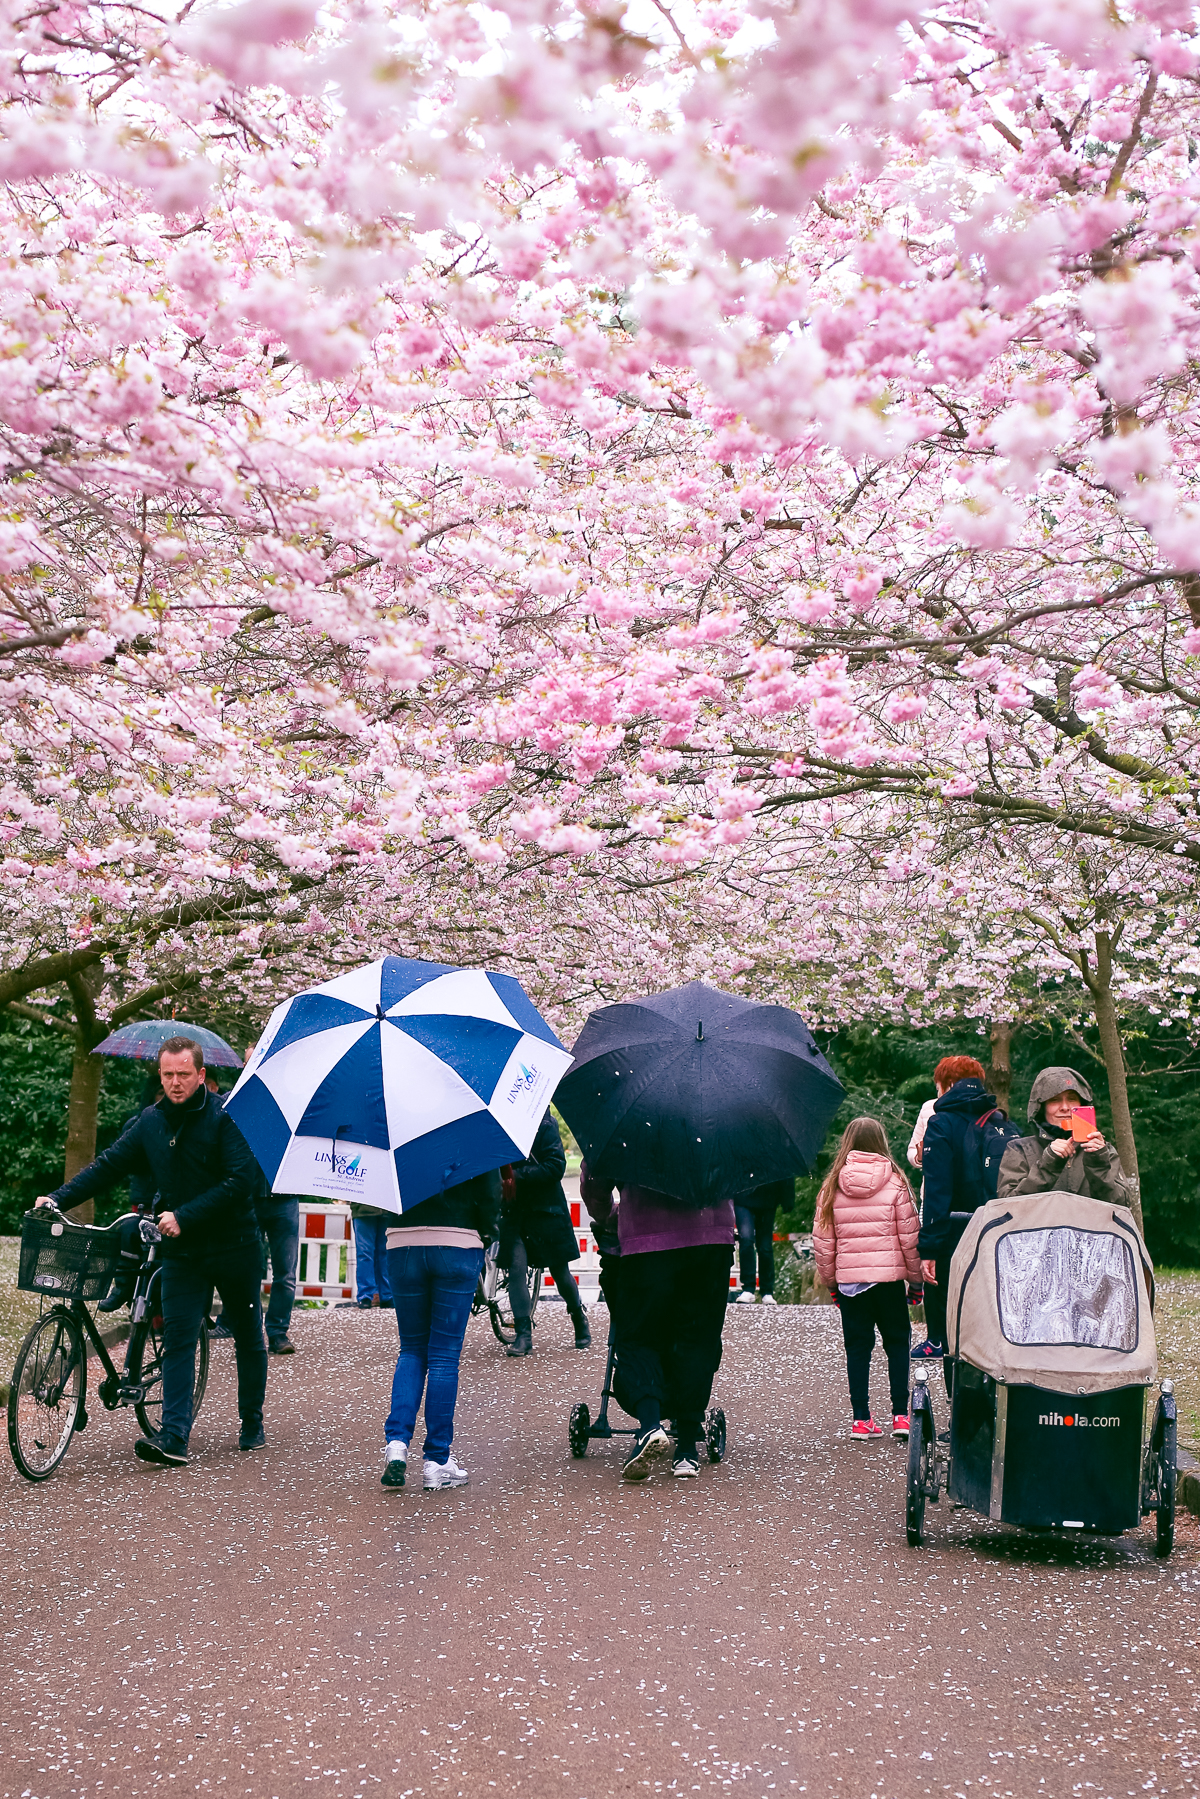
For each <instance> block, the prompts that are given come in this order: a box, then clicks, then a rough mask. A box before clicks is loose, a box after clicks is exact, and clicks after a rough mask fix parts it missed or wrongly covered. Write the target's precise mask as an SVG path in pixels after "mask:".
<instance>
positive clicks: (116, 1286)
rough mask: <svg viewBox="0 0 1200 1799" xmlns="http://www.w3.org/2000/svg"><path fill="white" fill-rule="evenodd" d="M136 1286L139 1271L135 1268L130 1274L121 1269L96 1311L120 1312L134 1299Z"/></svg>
mask: <svg viewBox="0 0 1200 1799" xmlns="http://www.w3.org/2000/svg"><path fill="white" fill-rule="evenodd" d="M136 1286H137V1269H136V1268H134V1269H133V1270H131V1271H130V1272H129V1273H128V1274H127V1273H126V1272H125V1270H124V1269H123V1268H121V1269H119V1270H118V1272H117V1273H116V1274H115V1275H114V1277H113V1284H112V1286H111V1287H110V1288H109V1289H108V1292H107V1293H106V1294H105V1295H104V1298H103V1299H102V1300H101V1301H100V1304H99V1305H98V1306H97V1307H96V1310H97V1311H98V1312H119V1311H120V1309H121V1307H122V1306H127V1305H128V1304H129V1302H130V1300H131V1299H132V1298H133V1290H134V1288H135V1287H136Z"/></svg>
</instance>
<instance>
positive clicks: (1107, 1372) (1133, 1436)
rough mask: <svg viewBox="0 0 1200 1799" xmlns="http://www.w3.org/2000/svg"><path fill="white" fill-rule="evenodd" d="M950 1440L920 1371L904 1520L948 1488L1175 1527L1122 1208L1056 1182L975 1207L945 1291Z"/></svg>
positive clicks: (1169, 1397)
mask: <svg viewBox="0 0 1200 1799" xmlns="http://www.w3.org/2000/svg"><path fill="white" fill-rule="evenodd" d="M946 1356H947V1360H946V1373H947V1376H948V1379H947V1386H948V1387H949V1388H950V1389H951V1390H952V1398H951V1402H950V1430H949V1443H948V1445H946V1444H944V1443H943V1442H941V1441H939V1434H938V1428H937V1420H936V1417H935V1411H934V1403H933V1394H932V1391H931V1388H930V1383H929V1377H928V1369H927V1368H924V1367H923V1368H918V1370H917V1372H916V1375H915V1379H914V1385H913V1390H912V1398H911V1404H910V1422H911V1433H910V1436H909V1451H908V1481H907V1492H906V1527H907V1534H908V1541H909V1543H910V1545H911V1546H913V1547H914V1548H915V1547H917V1546H918V1545H919V1544H921V1543H923V1542H924V1541H925V1507H926V1502H927V1501H933V1502H936V1501H937V1500H938V1499H939V1497H940V1495H941V1493H942V1492H943V1491H944V1492H945V1493H946V1494H947V1496H948V1497H949V1499H950V1500H951V1501H952V1502H953V1503H954V1504H956V1505H959V1506H964V1507H966V1508H967V1509H968V1510H970V1511H974V1512H977V1513H979V1514H980V1515H981V1516H983V1517H985V1518H991V1519H994V1520H996V1521H998V1522H999V1523H1002V1524H1011V1525H1016V1526H1019V1527H1020V1528H1022V1529H1024V1530H1027V1531H1041V1532H1054V1533H1068V1534H1070V1535H1076V1534H1079V1535H1096V1536H1117V1535H1119V1534H1120V1533H1121V1532H1123V1531H1127V1530H1133V1529H1134V1528H1136V1526H1138V1525H1139V1524H1140V1523H1141V1522H1142V1520H1143V1518H1146V1517H1149V1516H1150V1515H1151V1514H1153V1516H1154V1518H1155V1522H1156V1541H1155V1550H1156V1553H1157V1554H1158V1555H1160V1556H1167V1555H1170V1553H1171V1550H1172V1547H1173V1546H1174V1539H1175V1476H1176V1444H1175V1398H1174V1392H1173V1388H1172V1383H1171V1382H1170V1381H1169V1380H1164V1381H1163V1382H1162V1383H1161V1385H1158V1384H1157V1382H1158V1353H1157V1345H1156V1341H1155V1334H1154V1273H1153V1268H1152V1265H1151V1262H1150V1257H1149V1255H1148V1254H1147V1251H1146V1246H1145V1244H1144V1243H1143V1241H1142V1238H1141V1235H1140V1233H1139V1231H1138V1229H1137V1227H1136V1225H1135V1224H1134V1221H1133V1215H1132V1213H1131V1212H1129V1211H1128V1210H1127V1209H1126V1208H1125V1207H1124V1206H1113V1205H1111V1204H1105V1203H1101V1202H1099V1201H1096V1200H1092V1199H1087V1198H1083V1197H1081V1196H1079V1195H1078V1194H1073V1193H1065V1192H1058V1191H1055V1192H1050V1193H1040V1194H1034V1195H1031V1196H1028V1197H1019V1198H1013V1199H1004V1200H1001V1199H997V1200H992V1201H990V1202H989V1203H988V1204H987V1205H985V1206H982V1207H981V1208H980V1209H979V1211H977V1212H976V1213H974V1214H973V1215H972V1217H971V1219H970V1222H969V1223H968V1225H967V1228H966V1231H965V1233H964V1235H963V1237H962V1239H961V1241H960V1243H959V1245H958V1248H957V1249H956V1250H955V1252H954V1260H953V1263H952V1265H951V1271H950V1286H949V1292H948V1295H947V1346H946Z"/></svg>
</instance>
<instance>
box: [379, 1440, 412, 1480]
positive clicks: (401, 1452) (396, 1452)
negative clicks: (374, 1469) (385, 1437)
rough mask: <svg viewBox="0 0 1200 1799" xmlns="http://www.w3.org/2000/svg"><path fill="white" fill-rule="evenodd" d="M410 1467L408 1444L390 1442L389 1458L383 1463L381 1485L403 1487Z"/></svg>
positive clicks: (388, 1448)
mask: <svg viewBox="0 0 1200 1799" xmlns="http://www.w3.org/2000/svg"><path fill="white" fill-rule="evenodd" d="M407 1468H408V1444H407V1443H389V1444H388V1446H387V1460H386V1461H385V1462H384V1464H383V1474H382V1476H381V1485H383V1486H385V1487H402V1486H403V1485H404V1476H405V1473H406V1471H407Z"/></svg>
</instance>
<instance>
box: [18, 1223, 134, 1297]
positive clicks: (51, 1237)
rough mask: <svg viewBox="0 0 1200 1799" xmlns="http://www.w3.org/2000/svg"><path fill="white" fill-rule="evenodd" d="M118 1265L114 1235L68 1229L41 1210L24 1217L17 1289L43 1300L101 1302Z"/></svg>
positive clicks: (117, 1240)
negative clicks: (43, 1298) (35, 1294)
mask: <svg viewBox="0 0 1200 1799" xmlns="http://www.w3.org/2000/svg"><path fill="white" fill-rule="evenodd" d="M120 1260H121V1241H120V1233H119V1232H118V1231H114V1230H112V1229H107V1228H104V1227H103V1226H98V1225H92V1224H72V1223H71V1221H70V1219H69V1218H62V1217H60V1216H59V1214H58V1213H57V1212H51V1211H49V1210H48V1209H47V1208H45V1207H42V1208H41V1209H39V1210H37V1211H33V1212H26V1214H25V1217H24V1219H23V1220H22V1222H21V1266H20V1270H19V1272H18V1274H17V1286H18V1287H19V1288H20V1289H21V1290H22V1292H25V1293H41V1294H44V1295H45V1296H46V1297H47V1298H49V1299H86V1300H97V1299H102V1298H103V1297H104V1295H105V1293H106V1292H107V1291H108V1287H109V1283H110V1282H111V1280H112V1278H113V1275H114V1274H115V1273H116V1271H117V1268H118V1265H119V1264H120Z"/></svg>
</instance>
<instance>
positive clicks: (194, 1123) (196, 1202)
mask: <svg viewBox="0 0 1200 1799" xmlns="http://www.w3.org/2000/svg"><path fill="white" fill-rule="evenodd" d="M131 1176H135V1177H136V1176H141V1177H142V1178H143V1180H144V1181H146V1182H147V1183H148V1184H150V1183H152V1184H151V1185H150V1191H151V1192H154V1193H156V1194H157V1198H156V1200H155V1203H154V1209H155V1212H156V1213H159V1212H174V1214H175V1217H176V1219H177V1220H178V1223H179V1229H180V1235H179V1236H178V1237H164V1238H163V1244H162V1253H163V1255H165V1256H172V1257H174V1256H186V1255H188V1254H190V1253H192V1252H195V1253H197V1254H203V1253H205V1252H207V1251H209V1250H215V1249H232V1248H234V1247H236V1246H237V1245H238V1244H243V1243H248V1242H252V1241H254V1240H255V1239H256V1238H257V1234H258V1224H257V1221H256V1219H255V1216H254V1207H253V1204H252V1199H251V1196H252V1194H253V1192H254V1186H255V1181H256V1179H257V1178H258V1164H257V1162H256V1161H255V1160H254V1157H253V1156H252V1155H251V1153H250V1146H249V1144H248V1143H247V1142H246V1139H245V1138H244V1137H243V1136H242V1133H241V1131H239V1130H238V1127H237V1125H236V1124H235V1123H234V1122H233V1119H232V1118H229V1117H227V1116H226V1114H225V1112H224V1110H223V1109H222V1106H221V1103H220V1101H219V1100H218V1099H216V1098H215V1097H214V1096H213V1095H212V1094H211V1093H210V1092H209V1091H208V1089H207V1088H206V1087H198V1088H197V1089H196V1092H195V1093H193V1095H192V1097H191V1098H190V1099H189V1100H185V1101H184V1103H183V1105H181V1106H173V1105H172V1104H171V1102H170V1100H169V1099H160V1100H159V1102H158V1104H157V1105H156V1106H148V1107H147V1108H146V1110H145V1111H144V1112H142V1113H140V1114H139V1116H138V1117H137V1118H135V1119H134V1120H133V1122H132V1124H130V1125H129V1127H128V1129H126V1130H124V1131H122V1133H121V1135H120V1136H119V1137H118V1138H117V1140H116V1142H115V1143H114V1144H112V1145H111V1147H110V1148H108V1149H106V1150H105V1151H104V1152H103V1154H102V1155H98V1156H97V1157H96V1160H95V1161H94V1162H89V1163H88V1165H87V1167H86V1168H83V1169H81V1170H80V1172H79V1173H78V1174H77V1175H76V1176H75V1179H74V1180H73V1181H68V1182H67V1183H66V1185H65V1186H62V1187H59V1188H58V1189H57V1191H56V1192H54V1193H52V1194H51V1195H50V1197H51V1199H53V1200H54V1202H55V1204H56V1205H57V1206H58V1207H59V1209H60V1211H63V1212H67V1211H70V1209H71V1208H72V1206H78V1205H82V1204H83V1202H84V1200H85V1199H92V1198H94V1197H95V1195H96V1194H98V1193H107V1192H108V1191H109V1189H110V1188H111V1187H115V1186H117V1185H118V1184H119V1183H120V1182H121V1181H124V1180H127V1179H129V1178H130V1177H131Z"/></svg>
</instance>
